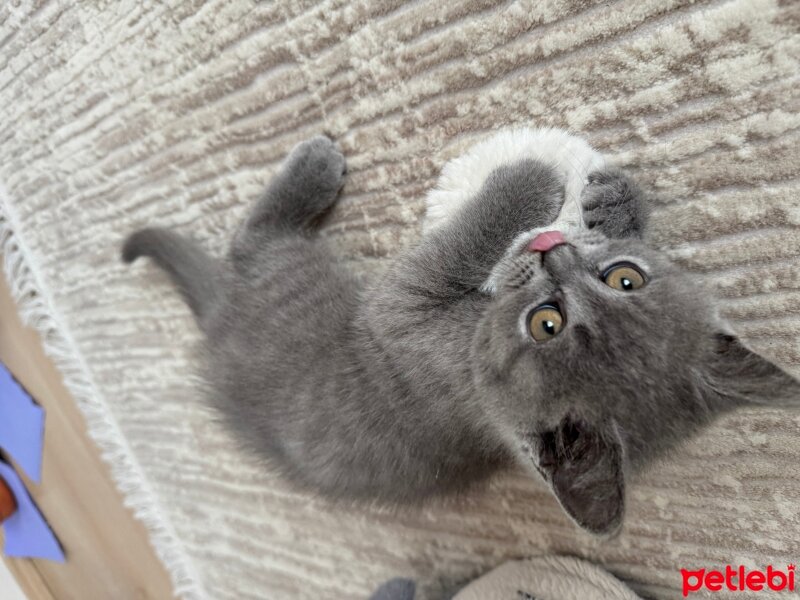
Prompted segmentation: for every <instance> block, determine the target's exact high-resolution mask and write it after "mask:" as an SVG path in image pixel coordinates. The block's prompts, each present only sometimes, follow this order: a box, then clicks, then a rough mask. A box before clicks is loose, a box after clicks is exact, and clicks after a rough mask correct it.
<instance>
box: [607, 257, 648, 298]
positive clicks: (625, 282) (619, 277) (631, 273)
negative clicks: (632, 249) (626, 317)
mask: <svg viewBox="0 0 800 600" xmlns="http://www.w3.org/2000/svg"><path fill="white" fill-rule="evenodd" d="M603 281H604V282H605V284H606V285H607V286H608V287H611V288H614V289H615V290H619V291H621V292H630V291H631V290H638V289H639V288H640V287H642V286H643V285H644V284H645V283H647V279H645V277H644V275H643V274H642V272H641V271H640V270H639V269H637V268H636V267H635V266H634V265H632V264H630V263H620V264H618V265H614V266H612V267H609V268H608V269H606V272H605V273H603Z"/></svg>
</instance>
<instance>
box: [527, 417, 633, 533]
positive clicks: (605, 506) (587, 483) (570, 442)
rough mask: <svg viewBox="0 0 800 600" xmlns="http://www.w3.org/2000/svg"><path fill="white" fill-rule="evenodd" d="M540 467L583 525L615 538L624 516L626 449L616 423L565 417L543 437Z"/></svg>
mask: <svg viewBox="0 0 800 600" xmlns="http://www.w3.org/2000/svg"><path fill="white" fill-rule="evenodd" d="M536 446H537V448H536V455H537V459H538V460H537V464H536V468H537V469H538V471H539V473H540V474H541V475H542V477H544V479H545V481H546V482H547V483H548V484H550V487H551V489H552V491H553V494H554V495H555V497H556V498H557V499H558V502H559V503H560V504H561V506H562V508H563V509H564V510H565V511H566V513H567V514H568V515H569V516H570V517H571V518H572V520H574V521H575V522H576V523H577V524H578V525H579V526H580V527H582V528H583V529H585V530H586V531H589V532H591V533H594V534H596V535H613V534H615V533H616V532H618V531H619V528H620V526H621V525H622V517H623V515H624V513H625V476H624V473H623V464H622V463H623V450H622V443H621V440H620V438H619V434H618V433H617V431H616V427H615V426H614V425H613V423H606V424H603V425H601V426H599V427H594V426H591V425H589V424H588V423H587V422H585V421H583V420H581V419H575V418H571V417H566V418H565V419H564V420H563V421H562V422H561V424H560V425H559V426H558V427H556V428H555V429H554V430H552V431H545V432H542V433H540V434H539V436H538V439H537V443H536Z"/></svg>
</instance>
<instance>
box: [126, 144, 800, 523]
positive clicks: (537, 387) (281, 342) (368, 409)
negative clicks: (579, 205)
mask: <svg viewBox="0 0 800 600" xmlns="http://www.w3.org/2000/svg"><path fill="white" fill-rule="evenodd" d="M343 173H344V159H343V157H342V155H341V153H340V152H339V151H338V150H337V149H336V147H335V146H334V144H333V143H332V142H331V141H330V140H328V139H327V138H323V137H318V138H314V139H312V140H310V141H308V142H305V143H303V144H301V145H300V146H298V147H297V148H296V149H295V150H294V151H293V152H292V154H291V156H290V157H289V159H288V161H287V163H286V166H285V167H284V169H283V171H282V172H281V173H280V174H279V175H278V176H277V177H276V178H275V179H274V180H273V181H272V183H271V184H270V185H269V187H268V189H267V192H266V193H265V195H264V197H263V198H261V200H260V201H259V202H258V203H257V205H256V207H255V209H254V210H253V212H252V215H251V216H250V217H249V218H248V219H247V221H246V222H245V223H244V224H243V226H242V228H241V229H240V231H238V232H237V234H236V235H235V237H234V241H233V243H232V248H231V252H230V254H229V256H228V257H227V258H226V260H225V264H224V268H219V269H217V268H216V267H210V268H208V270H207V271H206V276H205V278H204V283H203V285H200V283H199V281H198V280H197V276H198V274H199V273H200V272H202V271H203V269H198V268H196V266H197V265H198V264H212V263H211V261H210V259H207V258H197V257H200V256H204V255H202V254H200V252H199V251H197V257H195V256H193V255H192V252H190V251H188V249H189V248H190V247H189V246H187V245H184V244H182V243H176V241H175V240H176V239H179V238H176V237H175V234H171V233H168V232H164V231H163V230H147V231H148V233H147V234H142V233H138V234H134V236H133V237H132V238H131V240H130V241H129V242H128V244H126V247H125V248H126V250H125V259H126V260H128V261H130V260H133V259H135V258H136V257H137V256H140V255H146V256H152V257H154V258H156V260H157V262H158V264H159V265H160V266H162V267H163V268H165V269H166V270H167V271H168V272H169V273H170V274H171V275H172V277H173V279H174V280H175V281H176V283H177V284H178V286H179V287H180V288H181V290H182V291H183V293H184V295H186V296H187V299H188V301H189V303H190V305H192V306H193V308H195V312H198V308H197V307H199V312H200V313H201V314H204V315H206V317H204V318H203V319H201V320H200V323H201V327H202V328H203V330H204V332H205V334H206V338H207V341H206V344H205V353H206V355H207V362H206V364H205V367H204V369H205V371H204V373H205V377H206V379H207V381H208V383H209V385H210V387H211V389H212V399H213V401H214V402H215V403H216V404H217V405H218V406H219V409H220V410H221V412H222V414H223V415H225V416H226V417H227V419H228V420H229V421H230V424H231V426H232V427H233V428H234V429H235V431H237V433H238V434H239V435H240V437H241V438H242V439H243V440H244V441H245V442H246V443H247V444H248V445H249V446H250V447H251V448H252V449H253V450H254V451H256V452H259V453H261V454H262V455H263V456H265V457H268V458H269V459H271V460H272V462H273V463H274V464H276V465H278V466H280V467H281V468H282V469H283V470H284V471H285V473H286V474H287V475H288V476H289V477H290V478H291V479H292V480H294V481H295V482H297V483H299V484H301V485H304V486H306V487H308V488H310V489H313V490H317V491H319V492H322V493H324V494H326V495H327V496H330V497H334V498H347V499H378V500H380V501H384V502H388V503H408V502H416V501H419V500H422V499H424V498H426V497H429V496H431V495H434V494H438V493H445V492H457V491H461V490H464V489H466V488H468V487H469V486H470V485H472V484H475V483H477V482H480V481H482V480H485V479H486V478H487V477H489V476H490V475H492V474H493V473H494V472H496V471H497V470H498V469H499V468H501V467H506V466H509V465H511V464H514V463H516V464H521V465H523V466H525V467H526V468H529V469H530V470H531V472H538V473H539V474H541V475H542V476H543V477H544V479H545V480H546V481H547V482H548V483H549V484H550V485H551V487H552V489H553V492H554V494H555V496H556V497H557V498H558V500H559V502H561V504H562V506H563V507H564V508H565V510H566V511H567V513H568V514H569V515H570V516H571V517H572V518H573V519H575V521H576V522H577V523H578V524H579V525H581V526H582V527H584V528H586V529H588V530H590V531H592V532H595V533H609V532H613V531H615V530H616V529H617V528H618V526H619V525H620V523H621V521H622V517H623V513H624V495H625V492H624V490H625V476H626V474H628V473H631V472H634V471H636V470H637V469H640V468H641V467H642V466H643V465H645V464H647V463H648V462H649V461H651V460H652V459H653V458H654V457H656V456H658V455H660V454H663V453H664V452H665V451H666V450H668V449H669V448H671V447H673V446H674V445H675V444H677V443H679V442H680V441H682V440H684V439H686V438H687V436H689V435H690V434H692V433H693V432H695V431H697V430H698V429H699V428H700V427H702V426H703V425H705V424H707V423H708V422H709V421H711V420H712V419H713V418H714V417H715V416H717V415H719V414H721V413H724V412H725V411H728V410H730V409H733V408H735V407H737V406H740V405H743V404H748V403H767V402H778V403H781V404H790V403H796V402H797V400H798V398H800V385H799V384H798V382H796V381H795V380H793V379H792V378H791V377H789V376H788V375H787V374H786V373H784V372H783V371H781V370H780V369H778V368H777V367H775V366H774V365H772V364H771V363H769V362H767V361H766V360H765V359H763V358H761V357H759V356H757V355H755V354H753V353H752V352H750V351H749V350H747V349H746V348H744V347H743V346H742V345H741V344H740V343H739V342H738V340H737V339H736V338H735V337H732V336H730V335H726V334H723V333H721V332H722V330H723V328H722V325H721V324H720V323H719V321H718V319H717V316H716V312H715V309H714V307H713V306H712V305H711V304H710V303H709V300H708V298H709V294H707V293H706V291H705V290H703V289H702V287H701V286H700V285H698V284H697V282H696V281H695V280H694V278H693V277H692V276H691V275H689V274H687V273H685V272H683V271H682V270H680V269H679V268H677V267H676V266H675V265H673V264H671V263H670V262H669V261H668V260H667V259H666V258H665V257H664V256H663V255H662V254H660V253H658V252H656V251H654V250H652V249H651V248H649V247H648V246H647V245H646V244H645V243H644V242H643V241H642V240H641V237H642V231H643V227H644V225H645V222H646V212H645V205H644V202H643V199H642V196H641V192H639V190H638V188H637V187H636V186H635V185H634V184H633V183H632V182H631V181H630V180H629V179H628V178H627V177H626V176H625V175H624V174H622V173H620V172H618V171H608V172H601V173H597V174H595V175H593V176H592V177H591V184H590V185H589V186H587V188H586V192H585V194H586V197H585V198H584V204H585V205H586V215H585V218H586V220H587V223H588V224H589V225H590V226H591V227H592V229H591V230H590V231H584V232H582V233H569V234H567V241H568V242H569V244H567V245H562V246H558V247H556V248H554V249H553V250H551V251H550V252H548V253H546V254H545V255H540V254H538V253H535V254H534V253H522V254H512V255H509V254H507V249H508V248H509V246H510V244H511V243H512V241H513V240H514V239H515V237H517V236H518V235H519V234H521V233H523V232H526V231H529V230H532V229H534V228H537V227H543V226H546V225H547V224H549V223H551V222H552V221H553V220H554V219H555V218H556V216H557V215H558V212H559V209H560V207H561V204H562V202H563V195H562V189H561V185H560V184H559V182H558V180H557V178H556V176H555V175H554V173H552V172H551V171H550V170H549V169H548V168H547V167H545V166H544V165H542V164H540V163H537V162H533V161H522V162H520V163H517V164H513V165H506V166H504V167H501V168H499V169H497V170H496V171H494V172H493V173H492V175H491V176H490V177H489V178H488V180H487V181H486V183H485V185H484V187H483V189H482V191H481V192H480V193H479V194H478V195H477V196H476V197H475V198H473V199H472V200H471V201H470V202H468V203H467V204H466V205H465V206H464V207H463V208H462V209H461V211H460V212H459V213H458V215H457V216H456V217H455V218H454V219H452V220H451V221H450V222H448V223H446V224H445V225H443V226H442V227H440V228H438V229H436V230H434V231H433V232H431V233H430V234H428V235H427V236H425V237H424V238H423V239H422V240H421V241H420V243H419V244H418V245H417V246H416V247H414V248H411V249H409V250H408V251H406V252H405V253H404V254H402V255H401V256H400V257H399V258H398V259H396V260H395V261H394V262H393V264H392V265H391V266H390V267H389V269H388V272H387V273H386V274H385V275H383V276H382V277H380V278H378V279H377V280H375V281H372V282H370V283H368V284H366V285H360V284H359V283H358V282H357V280H356V279H355V278H354V277H353V276H352V275H351V274H349V273H348V272H347V271H346V270H345V269H344V268H343V267H342V266H341V265H340V264H339V262H338V261H337V258H336V256H335V255H334V254H333V253H332V251H331V250H330V248H329V247H328V245H327V244H326V243H325V242H324V241H323V240H321V239H320V238H319V237H317V236H315V235H314V232H313V224H314V222H315V221H316V220H317V219H318V218H319V217H320V215H322V214H323V213H324V212H325V211H326V210H327V209H328V208H329V207H330V206H331V204H332V203H333V202H334V200H335V197H336V194H337V192H338V190H339V188H340V187H341V185H342V181H343ZM172 250H174V252H173V251H172ZM620 258H624V259H625V260H628V261H631V262H634V263H636V264H638V265H639V266H640V267H641V268H643V269H644V270H645V271H646V273H647V276H648V280H649V281H648V284H647V285H646V286H645V287H643V288H641V289H639V290H635V291H633V292H620V291H617V290H614V289H612V288H610V287H608V286H606V285H605V284H604V283H603V282H602V281H601V278H600V273H601V272H602V271H603V269H604V268H606V267H607V266H608V265H609V264H611V263H613V262H615V261H617V260H619V259H620ZM498 263H501V264H499V265H498ZM493 270H494V272H495V273H497V272H499V273H501V277H500V281H499V285H498V286H497V288H496V290H495V292H494V293H493V294H489V293H486V292H484V291H482V289H481V286H482V285H483V283H484V282H485V281H486V279H487V277H488V276H489V274H490V273H491V272H493ZM212 273H213V276H208V275H209V274H212ZM211 282H213V285H212V287H213V290H209V289H208V288H209V285H211ZM544 302H557V303H559V305H560V306H561V307H562V309H563V312H564V313H565V314H566V326H565V329H564V330H563V332H562V333H561V334H560V335H558V336H557V337H555V338H553V339H552V340H550V341H548V342H545V343H537V342H534V341H533V340H532V339H531V337H530V336H529V335H526V331H525V317H526V315H527V314H528V313H529V311H530V310H531V308H533V307H536V306H538V305H540V304H542V303H544ZM532 509H533V507H532Z"/></svg>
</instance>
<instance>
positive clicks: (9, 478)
mask: <svg viewBox="0 0 800 600" xmlns="http://www.w3.org/2000/svg"><path fill="white" fill-rule="evenodd" d="M0 477H2V478H3V479H4V480H5V482H6V483H7V484H8V487H9V488H11V491H12V492H13V494H14V499H15V500H16V501H17V510H16V511H15V512H14V514H13V515H11V516H10V517H9V518H8V519H6V520H5V521H3V535H4V537H5V540H6V542H5V548H3V551H4V552H5V554H6V556H13V557H17V558H45V559H47V560H54V561H57V562H62V563H63V562H64V551H63V550H62V549H61V545H60V544H59V543H58V540H57V539H56V536H55V535H54V534H53V532H52V531H51V530H50V527H49V526H48V525H47V522H46V521H45V520H44V517H42V515H41V513H40V512H39V509H38V508H36V505H35V504H34V503H33V500H31V497H30V496H29V495H28V491H27V490H26V489H25V485H24V484H23V483H22V480H21V479H20V478H19V476H18V475H17V473H16V472H15V471H14V469H12V468H11V465H9V464H7V463H4V462H3V461H0Z"/></svg>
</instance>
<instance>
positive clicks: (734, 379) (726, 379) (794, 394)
mask: <svg viewBox="0 0 800 600" xmlns="http://www.w3.org/2000/svg"><path fill="white" fill-rule="evenodd" d="M708 376H709V377H708V382H707V385H706V388H707V390H708V392H709V393H710V394H713V395H715V396H717V398H718V399H720V400H722V401H723V402H724V403H726V404H728V405H730V404H731V403H733V404H736V405H753V404H755V405H761V406H785V407H800V381H798V380H797V379H795V378H794V377H792V376H791V375H789V374H788V373H787V372H786V371H784V370H783V369H781V368H780V367H778V366H777V365H775V364H773V363H772V362H770V361H768V360H767V359H766V358H764V357H763V356H761V355H759V354H757V353H755V352H753V351H752V350H750V349H749V348H747V347H746V346H745V345H744V344H743V343H742V342H741V340H739V338H737V337H736V336H735V335H732V334H730V333H718V334H717V335H716V336H715V338H714V350H713V355H712V357H711V359H710V364H709V365H708Z"/></svg>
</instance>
